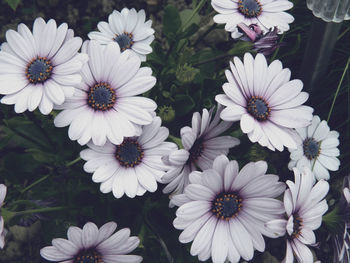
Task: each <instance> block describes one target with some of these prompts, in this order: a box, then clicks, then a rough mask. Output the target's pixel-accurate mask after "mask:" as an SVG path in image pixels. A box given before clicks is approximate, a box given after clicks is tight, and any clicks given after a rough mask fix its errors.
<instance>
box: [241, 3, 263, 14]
mask: <svg viewBox="0 0 350 263" xmlns="http://www.w3.org/2000/svg"><path fill="white" fill-rule="evenodd" d="M238 10H239V12H241V13H242V14H243V15H244V16H245V17H249V18H252V17H258V16H259V15H260V14H261V12H262V8H261V4H260V2H259V0H239V1H238Z"/></svg>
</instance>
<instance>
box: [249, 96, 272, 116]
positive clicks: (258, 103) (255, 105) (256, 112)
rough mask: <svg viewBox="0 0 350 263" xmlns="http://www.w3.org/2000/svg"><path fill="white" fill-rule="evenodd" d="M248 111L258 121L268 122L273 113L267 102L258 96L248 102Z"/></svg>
mask: <svg viewBox="0 0 350 263" xmlns="http://www.w3.org/2000/svg"><path fill="white" fill-rule="evenodd" d="M247 110H248V112H249V113H250V114H251V115H252V116H253V117H254V118H255V119H257V120H258V121H265V120H267V118H268V117H269V115H270V111H271V109H270V108H269V105H268V104H267V102H266V101H265V100H264V99H263V98H261V97H257V96H253V97H251V98H250V99H249V100H248V105H247Z"/></svg>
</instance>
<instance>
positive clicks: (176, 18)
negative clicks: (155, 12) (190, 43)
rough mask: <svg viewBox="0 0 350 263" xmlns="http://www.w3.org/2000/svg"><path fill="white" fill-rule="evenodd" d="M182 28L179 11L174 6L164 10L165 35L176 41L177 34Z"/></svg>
mask: <svg viewBox="0 0 350 263" xmlns="http://www.w3.org/2000/svg"><path fill="white" fill-rule="evenodd" d="M180 27H181V19H180V15H179V11H178V10H177V9H176V7H175V6H173V5H168V6H167V7H166V8H165V9H164V17H163V33H164V35H165V36H166V37H167V38H168V39H170V40H175V36H176V32H177V31H178V30H179V28H180Z"/></svg>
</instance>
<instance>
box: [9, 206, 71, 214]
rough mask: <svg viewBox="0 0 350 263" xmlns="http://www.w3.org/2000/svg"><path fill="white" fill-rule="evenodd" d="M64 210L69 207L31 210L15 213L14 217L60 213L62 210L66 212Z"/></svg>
mask: <svg viewBox="0 0 350 263" xmlns="http://www.w3.org/2000/svg"><path fill="white" fill-rule="evenodd" d="M64 209H67V207H63V206H57V207H45V208H38V209H29V210H25V211H19V212H14V215H15V216H22V215H28V214H34V213H45V212H54V211H60V210H64Z"/></svg>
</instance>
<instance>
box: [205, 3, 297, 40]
mask: <svg viewBox="0 0 350 263" xmlns="http://www.w3.org/2000/svg"><path fill="white" fill-rule="evenodd" d="M211 5H212V6H213V8H214V9H215V11H217V12H218V13H219V14H217V15H215V16H214V18H213V19H214V22H216V23H218V24H226V25H225V30H226V31H229V32H231V36H232V38H238V37H240V36H242V34H241V33H239V32H238V30H237V25H238V24H240V23H244V24H246V25H247V26H249V25H251V24H257V25H259V26H260V27H261V29H262V30H263V31H264V32H266V31H268V30H269V29H270V28H273V27H277V28H278V32H279V33H283V32H285V31H288V30H289V24H290V23H292V22H293V21H294V18H293V16H291V15H290V14H288V13H286V12H284V11H286V10H288V9H291V8H292V7H293V3H292V2H289V1H288V0H273V1H271V0H212V1H211Z"/></svg>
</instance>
